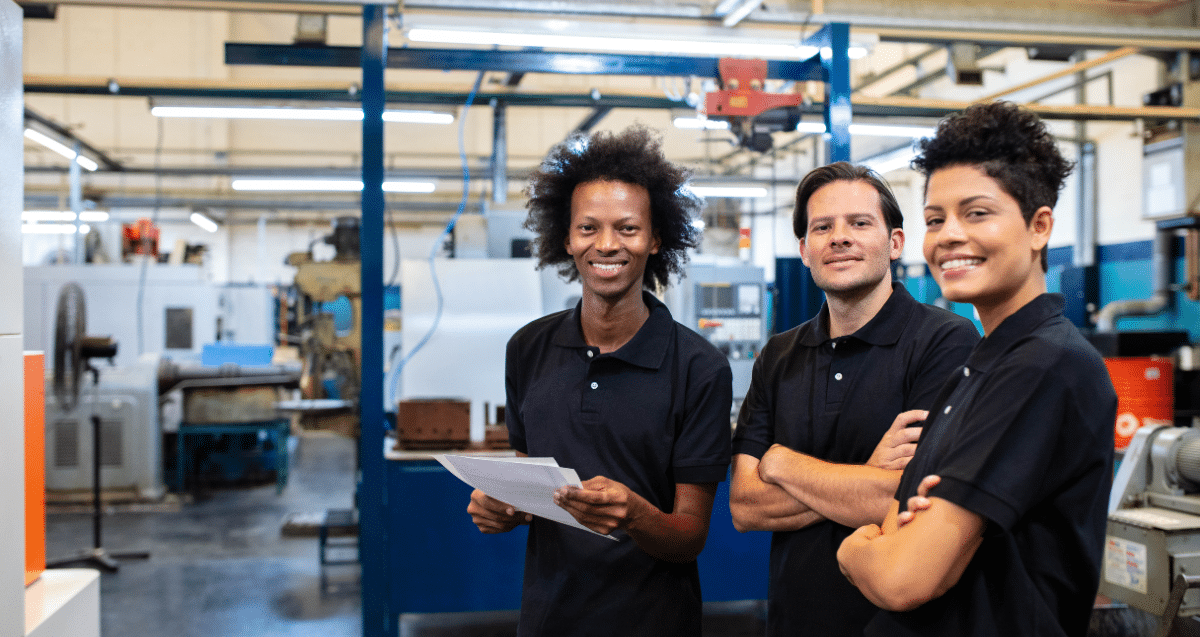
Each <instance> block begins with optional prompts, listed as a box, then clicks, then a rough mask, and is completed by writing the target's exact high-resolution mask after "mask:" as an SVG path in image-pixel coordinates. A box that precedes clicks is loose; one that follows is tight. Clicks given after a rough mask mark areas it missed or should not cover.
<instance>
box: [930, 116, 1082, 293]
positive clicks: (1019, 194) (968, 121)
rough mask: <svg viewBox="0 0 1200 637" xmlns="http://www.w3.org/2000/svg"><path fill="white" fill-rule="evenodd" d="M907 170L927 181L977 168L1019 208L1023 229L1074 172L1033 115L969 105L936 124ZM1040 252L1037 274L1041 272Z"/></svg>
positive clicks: (1052, 202)
mask: <svg viewBox="0 0 1200 637" xmlns="http://www.w3.org/2000/svg"><path fill="white" fill-rule="evenodd" d="M918 148H919V150H920V151H921V154H920V155H918V156H917V158H916V159H914V160H913V162H912V166H913V168H915V169H917V170H919V171H921V173H923V174H924V175H925V189H926V191H927V192H928V189H929V176H930V175H932V174H933V173H934V172H936V171H938V170H940V169H942V168H948V167H952V166H962V165H967V166H977V167H979V169H981V170H982V171H983V172H984V174H986V175H987V176H989V177H991V178H992V179H995V180H996V183H998V184H1000V187H1001V188H1003V189H1004V191H1005V192H1006V193H1008V194H1009V195H1010V196H1011V197H1012V198H1013V199H1015V200H1016V201H1017V205H1019V206H1020V208H1021V216H1022V217H1024V218H1025V223H1026V224H1028V223H1030V222H1031V221H1033V214H1034V213H1035V212H1037V210H1038V208H1041V207H1042V206H1049V207H1050V208H1054V205H1055V204H1056V203H1058V193H1059V191H1061V190H1062V187H1063V184H1064V183H1065V182H1066V179H1067V175H1070V174H1071V170H1072V169H1073V168H1074V167H1075V164H1074V163H1073V162H1070V161H1068V160H1067V159H1065V158H1064V157H1063V156H1062V153H1060V152H1059V150H1058V144H1056V143H1055V142H1054V137H1053V136H1052V135H1051V134H1050V132H1049V131H1047V130H1046V125H1045V124H1044V123H1043V122H1042V120H1041V118H1039V117H1038V116H1037V115H1035V114H1034V113H1032V112H1030V111H1028V110H1025V109H1023V108H1021V107H1019V106H1017V105H1016V104H1013V103H1012V102H988V103H985V104H973V105H971V106H969V107H968V108H967V109H966V110H964V111H962V112H961V113H955V114H954V115H951V116H949V117H947V118H945V119H943V120H942V121H941V122H939V123H938V127H937V133H936V134H935V135H934V136H933V137H931V138H928V139H923V140H921V141H920V142H918ZM1046 252H1047V250H1046V248H1042V270H1047V269H1048V267H1047V262H1046Z"/></svg>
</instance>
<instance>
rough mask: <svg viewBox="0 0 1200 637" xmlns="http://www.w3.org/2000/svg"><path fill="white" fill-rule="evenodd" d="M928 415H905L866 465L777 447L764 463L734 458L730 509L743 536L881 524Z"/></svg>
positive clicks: (751, 458) (916, 412) (898, 418)
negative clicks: (821, 524) (823, 523)
mask: <svg viewBox="0 0 1200 637" xmlns="http://www.w3.org/2000/svg"><path fill="white" fill-rule="evenodd" d="M927 414H928V412H925V411H921V410H913V411H906V412H903V413H901V414H900V415H898V416H896V419H895V420H894V421H892V426H891V427H890V428H889V429H888V430H887V433H885V434H884V436H883V438H882V439H881V440H880V442H879V445H878V446H876V448H875V451H874V453H872V454H871V458H870V459H869V460H868V461H867V463H866V464H864V465H844V464H836V463H832V462H826V461H824V460H820V459H817V458H814V457H812V456H808V455H805V454H802V453H799V452H797V451H793V450H792V449H789V448H787V447H784V446H782V445H778V444H777V445H774V446H772V447H771V448H770V449H768V450H767V453H765V454H763V457H762V458H761V459H758V458H755V457H754V456H750V455H746V454H737V455H735V456H734V457H733V480H732V483H731V484H730V491H729V508H730V511H731V512H732V513H733V525H734V527H735V528H737V530H739V531H743V532H744V531H794V530H797V529H802V528H804V527H806V526H808V525H810V524H813V523H815V522H818V521H820V520H826V519H827V520H832V521H834V522H837V523H838V524H842V525H845V526H849V527H859V526H862V525H865V524H878V523H879V522H881V521H882V520H883V519H884V516H885V515H886V514H887V511H888V505H889V504H890V503H891V502H892V501H893V496H894V495H895V493H896V487H897V486H898V485H899V483H900V474H901V472H902V471H903V469H904V466H905V465H907V464H908V460H909V458H911V457H912V455H913V452H914V451H915V450H916V442H917V438H918V437H919V436H920V434H921V429H920V428H919V427H909V426H908V425H910V424H913V423H916V422H920V421H922V420H924V419H925V417H926V415H927Z"/></svg>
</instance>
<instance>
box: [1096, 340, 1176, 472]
mask: <svg viewBox="0 0 1200 637" xmlns="http://www.w3.org/2000/svg"><path fill="white" fill-rule="evenodd" d="M1104 365H1105V366H1106V367H1108V374H1109V376H1111V377H1112V382H1113V387H1114V388H1115V389H1116V390H1117V422H1116V424H1115V429H1114V434H1115V435H1114V437H1115V439H1116V448H1117V450H1118V451H1121V450H1123V449H1125V447H1127V446H1129V440H1130V439H1131V438H1132V437H1133V434H1134V432H1136V431H1137V430H1138V429H1139V428H1141V427H1144V426H1146V425H1167V426H1170V425H1171V424H1172V423H1173V422H1174V417H1175V414H1174V409H1175V399H1174V376H1175V369H1174V367H1172V366H1171V359H1169V358H1153V357H1128V358H1125V357H1122V358H1106V359H1104Z"/></svg>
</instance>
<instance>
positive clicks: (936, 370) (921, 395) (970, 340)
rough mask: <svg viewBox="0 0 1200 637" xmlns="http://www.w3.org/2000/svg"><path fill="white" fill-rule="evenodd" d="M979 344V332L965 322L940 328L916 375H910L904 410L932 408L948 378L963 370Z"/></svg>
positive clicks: (950, 323) (917, 367) (920, 361)
mask: <svg viewBox="0 0 1200 637" xmlns="http://www.w3.org/2000/svg"><path fill="white" fill-rule="evenodd" d="M977 343H979V332H976V331H975V326H974V325H973V324H971V323H969V322H967V321H965V320H963V321H951V322H947V323H946V324H945V325H944V326H943V328H942V329H939V330H938V331H937V333H936V334H934V336H933V338H932V339H930V342H929V345H928V346H927V347H926V348H925V351H924V352H923V353H922V355H921V356H920V360H919V363H918V364H917V366H916V369H915V370H914V371H915V372H916V373H915V374H913V375H912V376H910V379H911V380H910V385H909V389H908V391H907V392H905V395H904V410H905V411H908V410H910V409H929V408H930V407H931V406H932V405H933V402H934V400H936V399H937V396H938V393H939V392H940V391H941V389H942V386H943V385H945V384H946V379H947V378H949V377H950V374H952V373H954V371H955V370H957V369H959V368H960V367H962V364H963V363H964V362H965V361H966V360H967V357H968V356H969V355H970V354H971V350H972V349H973V348H974V347H975V345H976V344H977Z"/></svg>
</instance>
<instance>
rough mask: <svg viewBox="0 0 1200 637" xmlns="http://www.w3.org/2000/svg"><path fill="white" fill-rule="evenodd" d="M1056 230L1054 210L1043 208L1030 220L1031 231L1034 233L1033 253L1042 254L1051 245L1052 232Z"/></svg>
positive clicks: (1047, 207)
mask: <svg viewBox="0 0 1200 637" xmlns="http://www.w3.org/2000/svg"><path fill="white" fill-rule="evenodd" d="M1053 229H1054V210H1052V209H1051V208H1050V206H1042V207H1041V208H1038V209H1037V212H1034V213H1033V218H1032V219H1030V220H1029V231H1030V232H1032V233H1033V245H1032V247H1033V251H1034V252H1040V251H1041V249H1042V248H1044V247H1046V245H1047V244H1049V243H1050V231H1051V230H1053Z"/></svg>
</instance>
